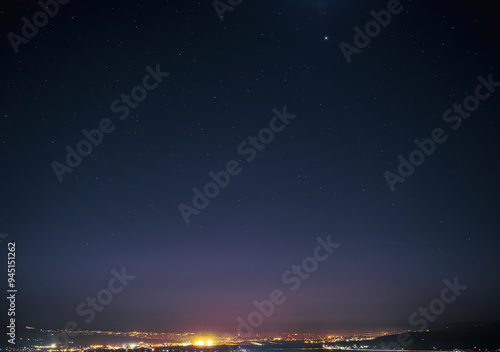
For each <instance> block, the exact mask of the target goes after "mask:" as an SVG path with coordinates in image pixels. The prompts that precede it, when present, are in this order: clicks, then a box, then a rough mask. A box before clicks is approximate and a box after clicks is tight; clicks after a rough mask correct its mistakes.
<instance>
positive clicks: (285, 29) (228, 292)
mask: <svg viewBox="0 0 500 352" xmlns="http://www.w3.org/2000/svg"><path fill="white" fill-rule="evenodd" d="M391 2H392V3H393V4H392V5H394V2H395V0H391V1H389V3H391ZM62 3H64V1H62V0H61V4H59V10H58V12H57V13H55V14H54V16H53V17H50V16H49V17H47V18H46V20H47V22H48V23H47V24H46V25H44V26H43V27H40V28H36V31H37V32H36V34H33V32H30V33H31V34H32V38H28V39H24V38H23V39H22V41H19V40H20V39H19V38H21V35H22V27H23V25H24V22H23V20H22V18H23V16H25V17H26V19H27V20H28V21H29V22H32V21H33V15H34V14H35V13H36V12H37V11H40V9H41V8H40V6H39V5H38V4H37V3H36V1H16V2H14V3H13V4H2V9H1V10H0V16H1V17H0V22H1V33H2V35H3V39H2V41H1V53H2V55H1V58H0V60H1V65H0V70H1V77H2V80H1V88H0V93H1V94H0V147H1V153H0V158H1V159H0V162H1V166H2V173H1V176H0V177H1V203H0V204H1V208H0V220H1V222H0V233H4V234H8V237H7V238H5V239H2V243H1V244H0V246H1V252H2V258H3V259H2V262H3V264H2V266H1V269H0V270H1V271H2V274H1V275H0V279H1V280H2V287H3V288H6V283H7V269H6V268H7V264H6V258H7V243H8V242H9V241H15V242H16V253H17V254H16V255H17V257H16V265H17V266H16V284H17V289H18V293H17V301H16V305H17V312H16V320H17V324H18V326H25V325H30V326H35V327H38V328H43V329H50V328H64V326H65V324H66V323H67V322H69V321H74V322H76V323H77V325H78V327H79V328H81V329H84V330H121V331H134V330H137V331H145V330H154V331H173V332H177V331H179V332H182V331H186V330H188V331H214V332H227V333H231V334H233V333H236V331H237V325H238V323H237V318H238V317H242V318H244V319H246V318H247V316H248V315H249V314H250V313H251V312H252V311H255V310H256V307H255V306H254V305H253V304H252V302H253V301H254V300H257V301H259V302H261V301H263V300H269V298H270V294H271V292H272V291H273V290H276V289H278V290H281V291H282V292H283V294H284V296H286V301H285V302H284V303H282V304H280V305H276V306H275V309H274V312H273V313H272V314H270V316H269V317H266V318H265V320H264V322H263V324H262V325H261V326H259V327H257V328H255V329H254V330H255V333H268V332H278V331H293V332H309V331H310V332H332V333H333V332H337V331H338V332H340V331H366V330H382V329H385V328H391V329H392V328H394V329H412V328H413V327H412V325H411V324H410V323H409V317H410V316H411V314H412V313H413V312H416V311H418V309H419V307H428V306H429V303H430V302H431V301H432V300H434V299H439V298H440V297H441V292H442V290H443V288H444V287H446V284H445V283H444V281H445V280H448V281H449V282H452V283H453V281H454V279H455V278H457V280H458V282H459V284H460V285H465V286H467V289H465V290H463V291H462V292H460V296H458V297H457V298H456V300H454V301H453V302H452V303H449V304H446V306H445V308H444V312H442V313H440V314H439V315H438V316H437V317H436V318H435V320H434V321H433V322H430V325H443V324H448V323H455V322H469V321H490V320H495V319H498V318H499V317H500V303H499V301H498V292H499V290H500V278H499V275H498V257H499V246H500V237H499V236H498V235H499V233H498V228H499V221H498V219H499V218H498V211H499V206H498V199H499V197H500V187H499V183H498V180H499V178H500V167H499V164H498V151H499V150H500V148H499V147H500V133H499V128H500V123H499V117H500V109H499V103H498V102H499V97H500V83H496V82H500V71H499V56H500V55H499V49H500V45H499V26H498V21H497V18H496V16H497V15H496V13H497V12H496V11H494V9H493V5H492V4H490V3H489V2H488V1H476V2H474V3H472V2H466V1H436V2H431V1H428V2H421V1H416V0H414V1H409V0H402V1H401V2H400V3H399V5H398V6H399V7H397V9H398V11H399V12H398V13H397V14H392V15H391V20H390V23H386V25H385V27H384V26H379V25H377V26H378V28H379V29H380V33H378V34H376V35H374V36H373V37H372V38H369V37H366V38H368V40H369V41H370V43H366V40H365V42H364V43H365V44H368V45H367V46H366V47H364V48H361V49H358V48H356V47H354V46H353V45H355V44H354V37H355V35H356V33H357V32H356V31H355V29H354V28H355V27H358V28H359V30H360V31H363V32H364V31H365V25H366V24H367V23H368V22H370V21H373V20H374V17H373V15H371V14H370V11H372V10H373V11H375V12H379V11H381V10H384V11H386V12H387V8H388V6H389V7H390V6H392V5H388V1H366V0H362V1H348V0H308V1H305V0H304V1H299V0H295V1H274V0H268V1H249V0H246V1H242V2H240V1H237V0H232V1H231V3H233V4H234V5H236V6H230V5H223V6H230V7H231V10H227V11H226V10H222V11H224V15H223V18H219V15H218V13H217V11H216V9H215V8H214V6H213V3H212V2H211V1H210V0H209V1H187V0H184V1H180V0H174V1H172V0H171V1H168V0H167V1H144V2H137V1H76V0H73V1H68V2H66V3H65V4H62ZM221 3H222V4H227V3H226V2H225V1H222V2H221ZM393 9H396V7H394V8H393ZM51 11H53V12H55V10H54V7H52V8H51ZM395 11H396V10H395ZM35 19H36V20H37V21H38V23H43V21H44V19H43V18H36V16H35ZM386 19H387V18H386ZM382 20H383V19H382ZM376 29H377V27H372V28H371V30H376ZM26 31H28V32H29V29H26ZM9 33H14V34H11V35H10V37H9ZM30 33H28V34H30ZM372 34H373V32H372ZM363 35H364V34H363ZM13 38H17V39H13ZM366 38H365V39H366ZM357 39H358V44H363V38H357ZM16 40H17V42H16ZM12 41H13V42H14V43H15V44H13V43H12ZM341 43H345V44H346V45H348V46H350V48H351V49H352V48H354V49H355V50H354V52H351V53H350V54H349V55H347V54H346V55H345V54H344V53H343V52H342V49H341ZM344 47H345V46H344ZM16 51H18V52H17V53H16ZM348 61H350V62H349V63H348ZM147 75H149V76H147ZM479 76H481V78H479ZM488 80H489V81H490V83H488ZM485 82H486V83H485ZM478 84H482V87H480V88H479V89H476V88H477V86H478ZM485 84H486V85H487V87H486V86H485ZM144 87H145V88H144ZM146 88H147V89H146ZM476 91H478V92H479V93H476ZM477 94H479V95H480V96H481V97H482V98H481V99H477V98H475V96H477ZM131 95H132V98H131V97H130V96H131ZM134 97H135V98H137V99H135V98H134ZM470 97H472V98H470ZM464 99H465V100H466V101H467V102H468V103H467V104H469V105H468V106H469V108H470V111H472V112H467V111H468V110H461V112H452V111H448V114H447V115H446V112H447V110H448V109H452V110H453V109H454V104H457V105H456V106H458V105H463V104H464ZM127 101H128V103H127ZM456 106H455V108H457V107H456ZM443 115H446V116H445V118H443ZM445 119H446V120H445ZM99 128H101V130H100V131H99V130H98V131H93V130H94V129H99ZM271 128H272V129H271ZM82 130H85V132H82ZM278 130H279V131H278ZM102 131H107V132H108V133H105V132H102ZM87 132H88V133H87ZM85 133H86V134H87V136H86V135H85ZM433 136H434V137H435V138H436V140H439V141H440V143H438V142H435V141H432V138H433ZM439 136H440V137H439ZM249 138H250V139H249ZM256 138H257V139H256ZM259 138H260V139H259ZM89 139H90V140H91V141H90V142H89ZM444 139H445V140H444ZM85 140H87V142H83V143H80V142H81V141H85ZM415 140H416V142H415ZM443 140H444V141H443ZM92 141H94V145H93V144H91V142H92ZM263 141H264V142H263ZM419 143H420V144H421V145H423V147H422V148H424V149H425V148H427V149H426V151H427V154H428V155H425V150H424V151H421V150H422V148H421V149H418V148H419V147H418V146H417V144H419ZM432 145H433V147H432ZM78 146H79V147H78ZM89 147H91V149H92V150H91V152H90V154H89V153H88V152H89V151H90V150H89ZM68 148H69V149H68ZM77 148H79V149H80V151H81V152H82V153H83V154H84V156H76V155H77V154H75V155H73V156H70V157H69V161H70V163H72V165H73V166H74V167H70V166H68V162H67V161H66V158H67V154H68V153H70V154H72V153H77ZM68 150H72V151H73V152H68ZM414 150H417V153H413V154H411V153H412V152H413V151H414ZM431 151H432V152H431ZM410 154H411V155H412V157H411V158H412V160H413V161H414V162H415V163H418V164H419V166H410V168H409V167H408V165H410V164H408V160H409V159H410ZM400 156H401V157H400ZM398 157H400V158H399V159H398ZM422 157H423V158H425V160H422V159H421V158H422ZM403 159H404V160H405V161H404V162H402V163H403V164H404V165H406V166H404V165H403V166H399V165H400V163H401V160H403ZM54 165H58V166H57V167H55V166H54ZM398 167H399V168H400V169H401V170H400V171H398ZM228 169H230V170H231V172H232V174H229V173H228V171H227V170H228ZM412 169H414V170H413V172H411V170H412ZM55 170H59V171H55ZM61 170H64V171H61ZM69 171H71V172H69ZM221 171H223V172H222V173H220V172H221ZM210 172H213V173H215V174H217V173H219V175H220V178H219V183H220V184H221V185H223V186H224V187H222V186H219V185H216V184H215V183H214V181H213V179H212V177H211V176H210V175H209V173H210ZM57 173H59V177H58V176H57ZM401 173H406V176H402V175H401ZM408 174H411V175H408ZM388 175H390V176H388ZM388 180H389V181H388ZM391 180H392V181H391ZM401 180H404V182H401ZM210 182H212V184H211V186H208V188H207V191H208V193H209V194H210V195H211V196H213V197H212V198H210V197H207V198H205V196H199V195H198V197H197V198H196V199H197V200H196V202H195V203H196V204H197V205H195V204H193V197H195V194H197V193H196V192H197V191H199V192H203V191H204V187H205V185H206V184H209V185H210ZM227 182H229V183H227ZM390 184H392V186H394V187H392V188H393V189H392V190H391V185H390ZM214 185H215V188H214ZM193 189H195V190H193ZM217 193H218V194H217ZM214 194H217V195H216V196H214ZM182 204H184V205H182ZM196 206H198V208H197V207H196ZM179 207H180V208H181V209H184V210H183V211H184V214H185V215H184V216H183V214H182V211H181V209H180V208H179ZM186 209H187V210H186ZM186 212H187V213H188V215H186ZM186 219H187V220H186ZM187 222H189V224H187ZM318 237H319V238H321V239H322V240H324V241H327V240H328V241H331V242H332V243H338V244H339V246H337V248H335V250H334V251H333V253H331V254H329V256H328V259H326V260H324V261H311V260H309V265H310V266H309V268H311V267H313V269H314V270H311V273H310V274H309V277H308V278H307V279H302V280H301V281H300V287H298V288H297V289H296V290H292V289H291V288H292V287H294V286H295V284H292V283H286V280H283V278H282V276H283V275H284V274H286V272H287V271H288V270H292V266H293V265H297V266H299V265H300V266H302V264H303V261H304V260H305V259H306V258H308V257H314V255H313V253H314V252H315V248H316V247H317V246H318ZM326 251H327V249H324V248H321V254H320V255H325V253H327V252H326ZM323 258H324V256H323ZM306 261H307V260H306ZM311 263H312V264H311ZM314 263H317V270H316V268H315V267H314V265H313V264H314ZM122 268H125V269H124V270H126V274H127V275H131V276H135V278H134V279H133V280H130V281H129V282H127V286H126V287H124V288H123V290H121V291H120V292H119V293H116V294H113V297H112V299H111V302H109V304H107V305H105V306H104V309H102V311H100V312H96V313H95V317H94V318H93V319H90V320H91V321H90V322H86V321H85V320H86V318H89V314H87V315H83V316H82V315H79V314H78V313H77V307H78V306H79V305H80V304H82V302H86V299H87V297H96V295H97V293H98V292H99V291H100V290H102V289H107V288H108V284H109V283H110V280H111V279H112V278H113V277H114V276H113V274H112V271H113V270H115V272H121V271H122V270H123V269H122ZM292 276H293V277H295V278H297V277H298V276H299V275H298V274H293V273H289V275H288V278H289V279H290V277H292ZM114 282H115V284H116V282H117V281H116V280H115V281H114ZM295 282H297V281H295ZM118 286H119V285H118V284H116V287H118ZM4 292H5V291H4ZM101 298H102V297H101ZM1 309H2V315H1V316H2V319H3V320H2V324H4V322H7V315H6V309H7V303H6V300H5V299H4V300H2V306H1Z"/></svg>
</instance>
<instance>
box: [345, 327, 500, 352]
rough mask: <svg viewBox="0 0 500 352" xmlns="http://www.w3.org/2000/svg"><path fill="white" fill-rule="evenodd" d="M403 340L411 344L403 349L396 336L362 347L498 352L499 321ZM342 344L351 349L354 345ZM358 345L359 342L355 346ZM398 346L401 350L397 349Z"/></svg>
mask: <svg viewBox="0 0 500 352" xmlns="http://www.w3.org/2000/svg"><path fill="white" fill-rule="evenodd" d="M400 341H401V340H400ZM403 341H411V343H410V344H409V345H407V346H402V345H400V344H399V343H398V335H388V336H383V337H378V338H376V339H374V340H370V341H367V342H366V343H363V344H364V345H368V346H370V348H376V349H381V348H383V346H387V347H385V349H388V350H391V349H401V348H403V349H405V350H433V349H438V350H439V349H445V350H451V349H474V350H478V349H481V350H485V349H487V350H497V349H500V322H492V323H467V324H454V325H448V326H442V327H438V328H434V329H432V330H430V331H426V332H411V333H409V338H405V339H404V340H403ZM343 345H344V346H351V347H352V345H353V343H348V344H343ZM359 345H360V343H359V342H358V343H357V346H359ZM398 346H400V347H399V348H397V347H398Z"/></svg>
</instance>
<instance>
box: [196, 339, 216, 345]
mask: <svg viewBox="0 0 500 352" xmlns="http://www.w3.org/2000/svg"><path fill="white" fill-rule="evenodd" d="M194 344H195V346H212V340H208V341H204V340H198V341H196V342H195V343H194Z"/></svg>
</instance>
